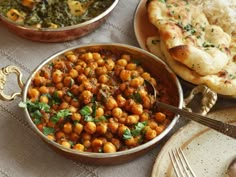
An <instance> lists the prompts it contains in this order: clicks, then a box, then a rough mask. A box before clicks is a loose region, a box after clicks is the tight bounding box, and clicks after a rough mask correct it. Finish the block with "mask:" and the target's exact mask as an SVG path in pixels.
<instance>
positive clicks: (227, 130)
mask: <svg viewBox="0 0 236 177" xmlns="http://www.w3.org/2000/svg"><path fill="white" fill-rule="evenodd" d="M145 82H146V84H147V85H148V89H149V90H150V92H152V93H153V95H154V98H155V103H154V109H155V108H158V107H161V108H164V109H168V110H169V111H172V112H174V113H177V114H179V115H181V116H183V117H184V118H186V119H189V120H193V121H195V122H198V123H200V124H202V125H205V126H207V127H210V128H212V129H214V130H216V131H218V132H220V133H223V134H225V135H227V136H230V137H232V138H234V139H236V126H234V125H230V124H228V123H224V122H221V121H218V120H214V119H211V118H208V117H206V116H202V115H199V114H196V113H193V112H189V111H185V110H183V109H180V108H177V107H175V106H172V105H169V104H166V103H163V102H160V101H158V100H157V95H158V93H157V90H156V88H155V87H154V85H153V84H152V83H151V82H149V81H148V80H145Z"/></svg>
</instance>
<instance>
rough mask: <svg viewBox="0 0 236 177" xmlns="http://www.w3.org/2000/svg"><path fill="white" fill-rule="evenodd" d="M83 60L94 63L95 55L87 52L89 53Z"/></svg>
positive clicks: (83, 56) (84, 55)
mask: <svg viewBox="0 0 236 177" xmlns="http://www.w3.org/2000/svg"><path fill="white" fill-rule="evenodd" d="M82 58H84V59H85V61H86V62H87V63H89V62H91V61H93V54H92V53H91V52H87V53H85V54H83V55H82Z"/></svg>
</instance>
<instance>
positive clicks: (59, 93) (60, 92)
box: [54, 90, 64, 98]
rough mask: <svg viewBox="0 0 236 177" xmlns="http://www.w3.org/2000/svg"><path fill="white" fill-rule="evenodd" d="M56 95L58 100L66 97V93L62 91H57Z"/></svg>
mask: <svg viewBox="0 0 236 177" xmlns="http://www.w3.org/2000/svg"><path fill="white" fill-rule="evenodd" d="M54 95H55V96H56V97H58V98H62V97H63V96H64V92H63V91H62V90H57V91H56V92H54Z"/></svg>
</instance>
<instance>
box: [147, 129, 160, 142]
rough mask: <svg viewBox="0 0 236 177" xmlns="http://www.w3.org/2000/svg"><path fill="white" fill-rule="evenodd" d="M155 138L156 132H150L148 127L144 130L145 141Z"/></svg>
mask: <svg viewBox="0 0 236 177" xmlns="http://www.w3.org/2000/svg"><path fill="white" fill-rule="evenodd" d="M156 136H157V132H156V131H155V130H152V129H151V128H150V127H148V128H147V129H146V133H145V138H146V139H147V140H152V139H153V138H155V137H156Z"/></svg>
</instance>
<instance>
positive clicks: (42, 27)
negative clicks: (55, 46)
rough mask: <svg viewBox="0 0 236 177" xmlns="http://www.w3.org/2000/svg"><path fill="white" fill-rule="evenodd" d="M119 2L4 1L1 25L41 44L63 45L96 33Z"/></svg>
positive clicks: (86, 0)
mask: <svg viewBox="0 0 236 177" xmlns="http://www.w3.org/2000/svg"><path fill="white" fill-rule="evenodd" d="M118 2H119V0H81V1H77V0H22V1H18V0H17V1H16V0H0V21H1V20H2V23H3V24H4V25H5V26H6V27H7V28H8V29H9V30H10V31H12V32H13V33H15V34H16V35H18V36H21V37H23V38H26V39H29V40H32V41H38V42H63V41H69V40H73V39H76V38H80V37H82V36H84V35H86V34H88V33H91V32H93V31H94V30H95V29H97V28H98V27H99V26H100V25H101V24H103V23H104V22H105V20H106V19H107V18H108V16H109V15H110V13H111V12H112V10H113V9H114V8H115V7H116V5H117V4H118Z"/></svg>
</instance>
